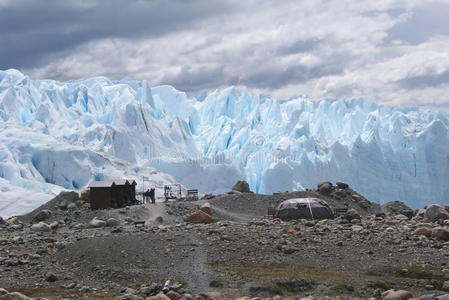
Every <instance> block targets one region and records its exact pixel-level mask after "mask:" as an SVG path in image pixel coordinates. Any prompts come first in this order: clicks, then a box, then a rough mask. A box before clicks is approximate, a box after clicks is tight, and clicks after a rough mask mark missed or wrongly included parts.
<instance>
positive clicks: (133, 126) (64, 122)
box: [0, 70, 449, 207]
mask: <svg viewBox="0 0 449 300" xmlns="http://www.w3.org/2000/svg"><path fill="white" fill-rule="evenodd" d="M0 124H2V126H3V127H5V126H16V128H19V127H20V128H24V130H25V131H26V130H29V131H30V132H33V133H36V134H38V135H36V136H39V143H40V144H42V143H44V144H45V145H46V147H37V148H36V147H35V145H36V144H35V142H34V141H33V142H29V145H28V146H27V147H28V148H27V147H22V148H20V149H19V150H20V151H19V150H17V149H16V148H14V147H12V146H11V145H12V144H13V141H14V143H16V142H20V141H23V140H26V139H28V138H27V137H23V136H21V135H17V133H16V132H13V131H7V130H6V131H5V132H2V133H1V137H2V139H3V144H2V145H3V146H2V147H1V148H0V178H3V179H4V180H7V181H8V182H10V183H11V184H15V185H17V186H19V187H21V188H28V186H27V185H26V184H25V183H24V182H25V181H23V180H24V179H23V178H28V177H29V174H28V173H29V172H32V171H30V170H33V168H34V169H39V172H37V173H36V172H34V174H33V176H34V177H33V176H31V177H30V178H31V179H30V183H29V185H31V184H32V183H33V184H35V185H37V186H40V185H41V186H42V187H44V186H46V184H52V185H53V186H63V187H65V188H73V189H77V188H82V187H84V186H85V185H86V184H87V183H88V182H89V181H90V180H93V179H95V175H94V173H95V172H93V171H91V170H92V169H89V168H87V169H86V168H84V167H83V166H85V165H88V166H90V168H93V169H96V168H98V166H99V164H101V161H102V159H101V156H107V157H108V158H110V159H109V160H111V159H117V160H118V161H124V162H126V163H128V164H130V165H133V166H138V167H149V168H151V167H153V168H156V169H158V170H160V171H162V172H166V173H169V174H171V175H172V176H173V178H174V179H175V180H176V181H178V182H181V183H183V184H185V185H186V186H190V187H199V188H200V189H202V192H203V193H207V192H218V191H224V190H226V189H229V188H230V186H231V185H232V183H233V182H234V181H235V180H236V179H243V178H245V179H247V180H248V181H249V183H250V186H251V188H252V189H253V190H254V191H256V192H259V193H272V192H276V191H283V190H296V189H303V188H307V187H314V186H315V185H316V184H317V183H318V182H320V181H323V180H331V181H336V180H342V181H346V182H348V183H349V184H350V185H351V186H352V187H353V188H355V189H356V190H358V191H360V192H361V193H362V194H364V195H365V196H366V197H367V198H368V199H370V200H372V201H376V202H387V201H391V200H401V201H404V202H406V203H407V204H409V205H411V206H413V207H419V206H423V205H425V204H429V203H434V202H439V203H446V204H449V199H448V196H447V195H448V194H449V193H448V192H449V186H448V185H447V184H446V182H447V180H448V178H449V145H448V143H449V135H448V132H449V131H448V128H449V114H448V113H446V112H433V111H420V110H418V109H417V108H393V107H388V106H383V105H377V104H374V103H368V102H364V101H362V100H352V101H340V100H321V101H312V100H310V99H307V98H303V97H299V98H292V99H288V100H273V99H270V98H268V97H265V96H262V95H257V94H250V93H249V92H248V91H246V90H242V91H239V90H237V89H235V88H232V87H231V88H227V89H224V90H221V91H212V92H208V93H202V94H201V97H199V99H198V100H197V99H196V98H193V97H192V98H190V97H188V96H187V95H186V94H185V93H182V92H179V91H177V90H176V89H174V88H173V87H170V86H159V87H154V88H150V87H149V85H148V83H147V82H145V81H134V80H123V81H112V80H109V79H106V78H102V77H98V78H91V79H85V80H76V81H69V82H57V81H51V80H31V79H29V78H28V77H27V76H25V75H23V74H21V73H20V72H18V71H16V70H8V71H0ZM18 130H19V129H18ZM6 132H9V133H8V134H7V133H6ZM36 143H37V144H39V143H38V142H37V141H36ZM57 143H61V145H64V146H61V147H62V148H63V149H64V150H62V149H60V148H58V147H59V146H58V147H55V146H54V144H57ZM11 147H12V148H11ZM77 147H78V148H77ZM56 148H57V149H56ZM11 149H13V150H14V149H16V150H14V151H12V150H11ZM55 149H56V150H55ZM76 149H78V150H76ZM80 149H81V150H80ZM23 153H29V154H27V155H25V156H26V157H28V158H27V159H28V160H27V161H26V163H24V162H21V161H20V160H21V159H22V160H23V158H21V156H22V155H24V154H23ZM49 159H50V160H51V159H56V162H55V165H52V164H49V163H48V161H49ZM192 162H194V163H192ZM110 166H111V167H110V170H113V169H114V170H116V171H117V172H118V173H115V174H117V175H120V174H119V173H120V172H124V170H125V169H127V167H121V166H118V165H116V164H110ZM73 170H76V172H74V171H73ZM69 171H70V172H69ZM69 173H70V174H69ZM220 174H221V175H222V176H220ZM27 176H28V177H27ZM35 190H36V189H35ZM37 190H39V189H37ZM41 190H42V189H41Z"/></svg>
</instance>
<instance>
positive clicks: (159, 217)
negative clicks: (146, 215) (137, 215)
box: [155, 216, 164, 224]
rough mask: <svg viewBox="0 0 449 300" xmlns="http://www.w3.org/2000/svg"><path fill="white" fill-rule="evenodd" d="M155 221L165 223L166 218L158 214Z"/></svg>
mask: <svg viewBox="0 0 449 300" xmlns="http://www.w3.org/2000/svg"><path fill="white" fill-rule="evenodd" d="M155 221H156V222H158V223H161V224H162V223H164V218H163V217H162V216H158V217H157V218H156V219H155Z"/></svg>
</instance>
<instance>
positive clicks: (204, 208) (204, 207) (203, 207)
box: [200, 202, 212, 216]
mask: <svg viewBox="0 0 449 300" xmlns="http://www.w3.org/2000/svg"><path fill="white" fill-rule="evenodd" d="M200 210H201V211H203V212H205V213H206V214H208V215H209V216H212V208H211V207H210V203H209V202H206V203H204V204H203V205H201V208H200Z"/></svg>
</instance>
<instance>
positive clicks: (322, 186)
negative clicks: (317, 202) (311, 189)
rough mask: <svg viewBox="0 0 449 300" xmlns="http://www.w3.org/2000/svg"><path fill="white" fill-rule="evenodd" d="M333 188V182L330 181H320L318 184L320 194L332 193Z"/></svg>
mask: <svg viewBox="0 0 449 300" xmlns="http://www.w3.org/2000/svg"><path fill="white" fill-rule="evenodd" d="M333 188H334V187H333V186H332V183H331V182H329V181H323V182H320V183H318V186H317V189H318V192H319V193H320V194H324V195H327V194H330V193H331V192H332V190H333Z"/></svg>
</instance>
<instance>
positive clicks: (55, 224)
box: [50, 221, 59, 230]
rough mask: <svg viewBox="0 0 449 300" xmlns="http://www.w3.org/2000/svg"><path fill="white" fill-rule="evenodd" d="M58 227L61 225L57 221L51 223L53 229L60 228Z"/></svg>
mask: <svg viewBox="0 0 449 300" xmlns="http://www.w3.org/2000/svg"><path fill="white" fill-rule="evenodd" d="M58 227H59V223H58V222H57V221H55V222H51V223H50V228H51V229H52V230H55V229H58Z"/></svg>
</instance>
